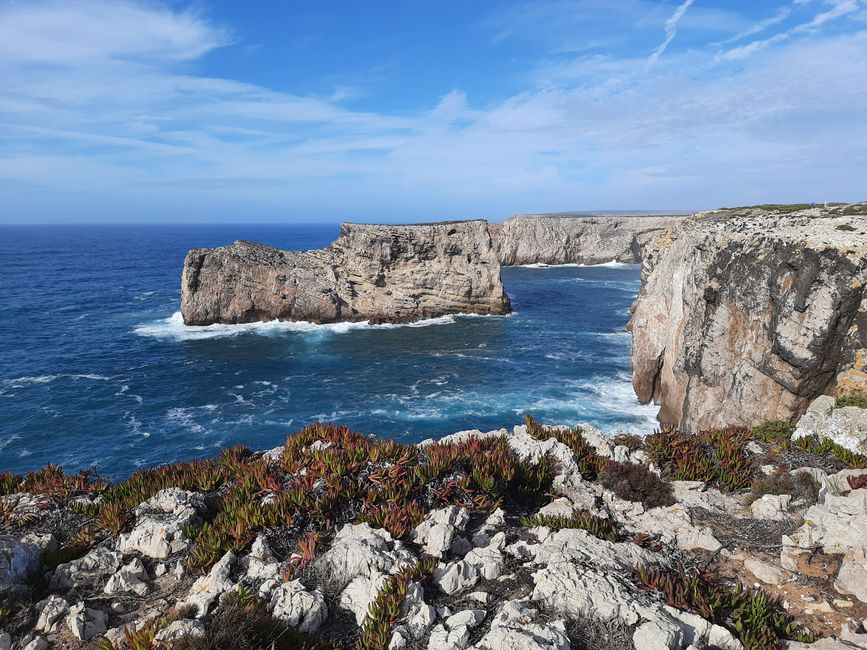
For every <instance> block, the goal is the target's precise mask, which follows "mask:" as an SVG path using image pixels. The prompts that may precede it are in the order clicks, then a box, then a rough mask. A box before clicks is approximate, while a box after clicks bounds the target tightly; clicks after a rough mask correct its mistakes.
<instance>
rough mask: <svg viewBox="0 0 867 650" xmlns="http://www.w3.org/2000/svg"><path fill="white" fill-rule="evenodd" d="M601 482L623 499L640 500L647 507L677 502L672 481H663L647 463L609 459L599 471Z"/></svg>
mask: <svg viewBox="0 0 867 650" xmlns="http://www.w3.org/2000/svg"><path fill="white" fill-rule="evenodd" d="M599 482H600V483H602V485H603V486H604V487H606V488H607V489H609V490H611V491H612V492H614V494H616V495H617V496H619V497H620V498H621V499H626V500H627V501H639V502H641V503H642V504H644V507H645V508H658V507H660V506H670V505H672V504H674V503H675V498H674V490H673V489H672V487H671V483H669V482H668V481H663V480H662V479H661V478H659V477H658V476H657V475H656V474H654V473H653V472H651V471H650V470H649V469H648V468H647V466H646V465H638V464H636V463H618V462H615V461H609V462H608V463H607V464H606V465H605V467H604V469H603V470H602V471H601V472H600V473H599Z"/></svg>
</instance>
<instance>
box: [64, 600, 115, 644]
mask: <svg viewBox="0 0 867 650" xmlns="http://www.w3.org/2000/svg"><path fill="white" fill-rule="evenodd" d="M66 625H67V627H69V631H70V632H72V634H73V636H74V637H75V638H76V639H78V640H80V641H90V640H91V639H93V638H94V637H97V636H100V635H101V634H102V633H103V632H105V630H106V627H105V612H103V611H101V610H98V609H89V608H86V607H85V606H84V603H83V602H81V603H77V604H75V605H73V606H72V607H70V608H69V614H68V615H67V616H66Z"/></svg>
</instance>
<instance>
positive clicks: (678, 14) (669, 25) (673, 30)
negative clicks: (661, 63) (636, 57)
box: [647, 0, 695, 67]
mask: <svg viewBox="0 0 867 650" xmlns="http://www.w3.org/2000/svg"><path fill="white" fill-rule="evenodd" d="M693 2H695V0H686V1H685V2H684V3H683V4H682V5H680V6H679V7H678V8H677V9H675V10H674V13H673V14H671V17H670V18H669V19H668V20H666V21H665V40H664V41H662V43H660V44H659V47H658V48H656V50H654V52H653V54H651V55H650V57H648V59H647V65H648V67H650V66H652V65H653V64H655V63H656V62H657V61H658V60H659V57H661V56H662V53H663V52H665V48H667V47H668V44H669V43H671V41H673V40H674V37H675V36H676V35H677V23H679V22H680V19H681V18H683V14H685V13H686V10H687V9H689V8H690V6H691V5H692V3H693Z"/></svg>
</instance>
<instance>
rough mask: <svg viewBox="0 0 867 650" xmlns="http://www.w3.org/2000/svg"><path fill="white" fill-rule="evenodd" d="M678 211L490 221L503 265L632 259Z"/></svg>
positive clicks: (638, 256)
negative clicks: (655, 213)
mask: <svg viewBox="0 0 867 650" xmlns="http://www.w3.org/2000/svg"><path fill="white" fill-rule="evenodd" d="M682 220H683V217H676V216H555V215H550V216H549V215H524V216H518V217H512V218H511V219H507V220H506V221H505V222H503V224H502V225H497V224H492V225H491V226H490V230H491V234H492V236H493V238H494V241H495V243H496V246H497V251H498V255H499V257H500V262H501V263H502V264H503V265H504V266H513V265H517V264H600V263H603V262H610V261H612V260H615V261H618V262H631V263H638V262H640V261H641V258H642V251H643V250H644V247H645V246H646V245H647V243H648V242H649V241H650V240H651V239H652V238H653V237H654V236H655V235H656V234H658V233H659V232H661V231H663V230H665V229H666V228H668V227H669V226H672V225H674V224H676V223H678V222H679V221H682Z"/></svg>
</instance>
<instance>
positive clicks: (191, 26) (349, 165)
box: [0, 0, 867, 223]
mask: <svg viewBox="0 0 867 650" xmlns="http://www.w3.org/2000/svg"><path fill="white" fill-rule="evenodd" d="M0 78H2V80H3V81H2V84H0V222H6V223H13V222H25V223H34V222H40V221H45V222H57V221H62V222H74V221H89V222H112V223H114V222H121V223H122V222H136V221H171V222H194V221H293V220H294V221H304V222H310V221H338V220H349V219H354V220H364V221H413V220H421V219H440V218H464V217H467V218H468V217H484V218H488V219H491V220H498V219H501V218H503V217H506V216H508V215H510V214H515V213H522V212H550V211H559V210H592V209H679V210H690V209H703V208H712V207H718V206H723V205H742V204H750V203H764V202H800V201H824V200H863V199H865V198H867V184H865V179H867V0H780V1H776V2H771V1H762V0H754V1H751V2H741V1H736V0H685V1H683V0H678V1H675V2H651V1H649V0H620V1H616V0H569V1H567V0H552V1H544V2H541V1H540V2H536V1H520V2H494V1H486V0H462V1H458V0H453V1H448V0H407V1H404V2H397V1H394V2H384V1H380V0H364V1H360V2H347V1H342V2H328V1H327V0H319V1H311V2H290V1H288V0H285V1H282V2H279V1H276V0H257V1H256V2H248V3H244V2H238V1H230V0H221V1H218V2H210V1H208V0H201V1H197V2H194V3H189V2H167V3H155V2H139V1H133V0H126V1H123V2H107V1H106V0H98V1H97V0H92V1H91V0H63V1H48V2H45V1H41V0H15V1H10V0H0Z"/></svg>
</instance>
